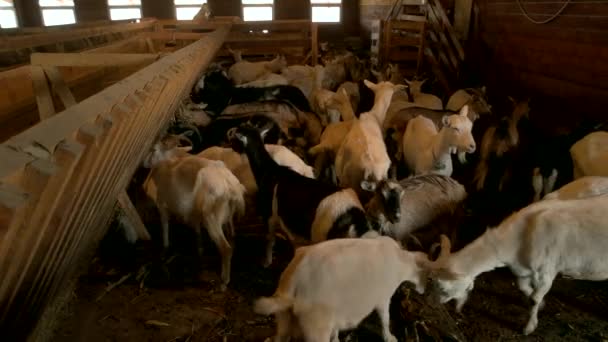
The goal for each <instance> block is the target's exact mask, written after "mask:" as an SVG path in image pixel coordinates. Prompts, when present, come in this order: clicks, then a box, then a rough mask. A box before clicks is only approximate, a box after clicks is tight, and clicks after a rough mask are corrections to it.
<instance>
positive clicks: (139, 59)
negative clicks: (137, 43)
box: [31, 52, 161, 67]
mask: <svg viewBox="0 0 608 342" xmlns="http://www.w3.org/2000/svg"><path fill="white" fill-rule="evenodd" d="M160 56H161V55H160V54H158V53H39V52H37V53H33V54H32V55H31V59H32V65H44V66H47V65H48V66H66V67H75V66H78V67H93V66H121V65H131V64H139V63H152V62H154V61H155V60H157V59H159V58H160Z"/></svg>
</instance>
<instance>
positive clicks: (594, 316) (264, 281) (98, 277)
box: [53, 225, 608, 342]
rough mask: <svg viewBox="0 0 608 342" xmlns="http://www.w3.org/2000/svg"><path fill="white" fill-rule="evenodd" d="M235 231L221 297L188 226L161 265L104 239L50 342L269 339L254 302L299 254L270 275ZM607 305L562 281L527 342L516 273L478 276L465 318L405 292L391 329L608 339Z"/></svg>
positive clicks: (144, 249)
mask: <svg viewBox="0 0 608 342" xmlns="http://www.w3.org/2000/svg"><path fill="white" fill-rule="evenodd" d="M237 232H240V235H238V234H237V240H236V242H235V256H234V258H233V268H232V279H231V283H230V285H229V288H228V290H227V291H226V292H224V293H222V292H219V291H218V289H219V286H218V284H219V276H218V274H219V264H220V259H219V256H218V255H217V252H216V250H215V248H214V246H213V245H212V244H210V242H209V241H208V240H206V242H205V244H206V245H205V257H204V260H203V263H202V265H201V264H200V263H198V262H196V260H198V258H196V257H195V255H194V252H190V251H194V250H195V248H194V245H193V241H194V239H193V236H192V234H191V232H190V231H188V230H187V229H184V228H179V229H174V230H173V231H172V234H173V235H172V240H173V241H172V245H173V246H174V247H173V249H172V250H171V251H170V252H169V253H168V255H167V256H166V258H165V259H164V260H165V261H163V262H159V261H158V260H159V259H158V258H155V257H150V255H157V254H158V253H157V252H156V248H154V247H151V244H150V243H147V244H144V243H141V242H139V243H138V244H137V248H135V249H133V248H131V249H129V248H128V246H124V245H121V244H118V243H114V242H112V238H111V236H109V237H107V238H106V240H105V241H104V242H102V244H101V246H100V251H99V253H98V257H97V258H95V260H93V262H92V264H91V266H90V269H89V272H88V273H87V274H86V275H84V276H82V277H81V278H80V280H79V285H78V288H77V290H76V292H75V294H74V300H73V301H72V303H71V304H70V307H69V309H68V312H69V314H68V316H67V318H66V319H65V320H63V321H62V322H60V324H59V327H58V329H57V331H56V334H55V337H54V339H53V341H55V342H62V341H87V342H97V341H100V342H101V341H104V342H106V341H142V342H143V341H162V342H169V341H178V342H186V341H190V342H194V341H263V340H264V339H265V338H266V337H268V336H272V335H273V333H274V322H273V319H272V318H271V317H268V318H267V317H262V316H258V315H256V314H254V313H253V312H252V310H251V303H252V301H253V300H254V299H255V298H256V297H259V296H264V295H270V294H272V293H273V292H274V289H275V287H276V283H277V280H278V277H279V275H280V273H281V271H282V270H283V269H284V267H285V266H286V264H287V263H288V262H289V260H290V258H291V256H292V253H293V252H292V250H291V247H290V245H289V244H288V243H287V242H286V241H281V240H278V242H277V245H276V246H275V262H274V264H273V265H272V266H271V267H270V268H268V269H264V268H263V267H262V266H261V260H262V254H263V251H264V240H263V234H262V230H261V226H259V225H258V226H248V227H241V229H238V227H237ZM110 235H111V234H110ZM154 237H155V236H154V235H153V238H154ZM176 251H179V253H178V252H176ZM184 251H186V252H184ZM125 260H130V262H125ZM167 260H168V261H167ZM142 265H143V266H144V267H142ZM193 265H199V266H200V269H197V268H196V267H193ZM126 276H128V278H127V277H126ZM123 277H124V278H125V279H126V280H125V281H124V282H122V283H120V284H118V285H117V286H115V287H114V288H112V289H111V290H110V291H109V292H106V290H107V289H108V285H109V284H116V283H117V282H118V281H119V280H120V279H121V278H123ZM607 304H608V288H607V287H606V282H585V281H573V280H567V279H557V280H556V281H555V282H554V285H553V288H552V290H551V292H550V293H549V294H548V295H547V297H546V305H545V307H544V309H542V310H541V311H540V314H539V326H538V328H537V330H536V331H535V332H534V333H533V334H532V335H530V336H523V335H522V334H521V331H522V330H523V327H524V325H525V323H526V320H527V314H528V308H529V303H528V302H527V300H526V298H525V297H524V296H523V294H521V293H520V292H519V290H518V289H517V287H516V285H515V283H514V277H513V276H512V275H511V274H510V272H509V271H508V270H497V271H494V272H490V273H487V274H484V275H482V276H481V277H479V278H478V279H477V281H476V282H475V289H474V290H473V293H472V294H471V296H470V297H469V301H468V302H467V304H466V305H465V306H464V309H463V312H462V315H459V314H456V313H455V312H454V310H453V305H451V304H448V305H440V304H438V303H436V301H434V300H433V299H432V298H431V297H430V296H427V297H424V296H420V295H417V294H416V293H414V291H413V290H410V289H409V288H408V287H407V286H405V285H404V286H402V288H400V289H399V290H398V291H397V292H396V294H395V296H394V297H393V304H392V308H391V320H392V331H393V333H394V334H395V335H396V336H397V337H398V339H399V340H400V341H455V340H460V341H608V306H607ZM379 332H380V329H379V325H378V319H377V318H376V317H375V316H374V314H372V315H370V317H368V318H367V319H366V320H365V321H364V322H363V323H362V324H361V325H360V327H359V328H358V329H356V330H355V331H352V332H345V333H343V334H341V337H342V341H370V342H373V341H381V340H382V339H381V337H380V334H379Z"/></svg>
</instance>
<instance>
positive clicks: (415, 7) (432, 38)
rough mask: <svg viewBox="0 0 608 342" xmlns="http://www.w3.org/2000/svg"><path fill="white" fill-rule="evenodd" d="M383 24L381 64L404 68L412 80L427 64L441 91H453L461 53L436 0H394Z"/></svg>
mask: <svg viewBox="0 0 608 342" xmlns="http://www.w3.org/2000/svg"><path fill="white" fill-rule="evenodd" d="M383 24H384V25H383V26H384V27H383V37H382V48H381V51H382V60H383V62H384V63H399V64H405V65H402V68H401V69H402V70H403V71H404V76H406V77H411V76H414V75H419V74H420V72H421V66H422V63H423V60H426V61H427V62H429V64H430V66H431V69H432V71H433V73H434V74H435V76H436V77H437V79H438V80H439V83H440V84H441V85H442V87H443V88H444V91H445V92H446V93H448V94H449V93H451V92H453V91H454V89H453V88H454V85H455V84H457V82H458V79H459V77H460V68H461V66H462V63H463V62H464V50H463V48H462V45H461V43H460V41H459V40H458V38H457V35H456V32H455V31H454V28H453V26H452V23H451V22H450V21H449V19H448V18H447V15H446V13H445V10H444V9H443V6H442V5H441V2H440V1H439V0H396V1H395V2H394V3H393V6H392V7H391V11H390V12H389V14H388V16H387V19H386V21H385V22H384V23H383ZM412 61H415V67H412V66H411V64H412V63H411V62H412ZM408 63H409V67H408Z"/></svg>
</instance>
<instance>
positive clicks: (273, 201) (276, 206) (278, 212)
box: [230, 126, 369, 266]
mask: <svg viewBox="0 0 608 342" xmlns="http://www.w3.org/2000/svg"><path fill="white" fill-rule="evenodd" d="M230 133H231V138H232V141H233V148H234V149H235V150H236V151H239V152H241V153H246V154H247V157H248V159H249V163H250V165H251V170H252V171H253V175H254V176H255V180H256V183H257V185H258V193H257V196H258V200H257V208H258V212H259V214H260V215H261V216H262V217H263V219H264V221H265V222H267V223H268V228H269V233H268V244H267V249H266V260H265V266H269V265H270V264H271V263H272V249H273V247H274V242H275V237H274V234H275V230H276V228H277V227H278V226H280V227H281V229H282V230H284V231H285V232H286V233H287V234H288V236H289V238H290V240H291V241H292V242H293V241H294V240H295V237H294V235H293V234H296V235H297V236H300V237H303V238H306V239H307V240H309V241H310V240H313V241H320V240H325V239H326V238H328V237H356V236H360V235H362V233H364V232H366V231H368V230H369V228H368V222H367V218H366V216H365V212H364V211H363V207H362V205H361V203H360V202H359V199H358V197H357V196H356V194H355V192H354V191H352V190H350V189H343V188H340V187H337V186H335V185H331V184H327V183H324V182H321V181H319V180H316V179H312V178H308V177H305V176H302V175H300V174H298V173H297V172H295V171H293V170H292V169H290V168H288V167H285V166H280V165H279V164H277V163H276V162H275V161H274V160H273V159H272V157H271V156H270V154H269V153H268V151H267V150H266V149H265V148H264V144H263V142H262V137H263V136H264V134H265V133H266V130H265V129H263V130H262V131H261V132H260V131H258V130H256V129H255V128H253V127H247V126H240V127H237V128H236V129H235V130H233V131H231V132H230ZM349 190H350V191H349ZM334 197H335V198H334ZM313 223H314V224H313ZM329 223H331V224H329ZM336 232H341V233H339V234H336Z"/></svg>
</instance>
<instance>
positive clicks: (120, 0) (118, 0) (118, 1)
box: [108, 0, 141, 6]
mask: <svg viewBox="0 0 608 342" xmlns="http://www.w3.org/2000/svg"><path fill="white" fill-rule="evenodd" d="M108 5H110V6H140V5H141V0H108Z"/></svg>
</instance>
